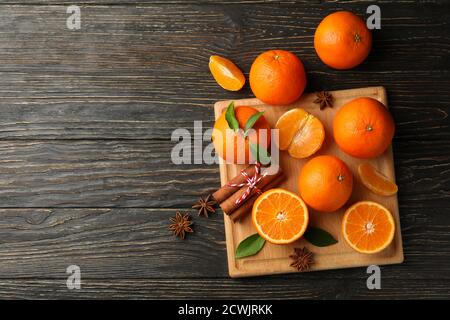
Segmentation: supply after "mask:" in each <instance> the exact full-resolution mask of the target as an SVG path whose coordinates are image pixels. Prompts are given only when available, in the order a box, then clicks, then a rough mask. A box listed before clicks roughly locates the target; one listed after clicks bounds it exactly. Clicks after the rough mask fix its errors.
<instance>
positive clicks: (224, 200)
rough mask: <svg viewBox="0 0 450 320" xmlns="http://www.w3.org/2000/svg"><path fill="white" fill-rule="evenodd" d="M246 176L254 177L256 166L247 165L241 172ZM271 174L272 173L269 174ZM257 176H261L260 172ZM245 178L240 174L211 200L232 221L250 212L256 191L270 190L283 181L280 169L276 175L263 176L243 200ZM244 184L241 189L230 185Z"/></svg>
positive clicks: (246, 189) (245, 189)
mask: <svg viewBox="0 0 450 320" xmlns="http://www.w3.org/2000/svg"><path fill="white" fill-rule="evenodd" d="M243 172H245V173H246V174H247V177H250V178H252V177H255V175H256V173H257V171H256V165H254V164H252V165H249V166H248V167H247V168H245V169H244V170H243ZM271 173H272V172H271ZM259 175H262V173H261V172H260V173H259ZM247 177H246V176H245V174H243V173H242V172H240V173H239V174H238V175H237V176H236V177H234V178H233V179H231V180H230V181H229V182H228V183H227V184H226V185H224V186H223V187H222V188H220V189H219V190H217V191H216V192H215V193H213V198H214V199H216V201H217V202H218V203H219V205H220V207H221V208H222V210H223V212H224V213H225V214H227V215H229V216H230V217H231V219H232V220H233V221H236V220H238V219H240V218H241V217H242V216H244V215H245V213H248V212H249V211H251V208H252V206H253V203H254V202H255V200H256V198H257V197H258V194H257V193H258V192H257V191H258V189H259V190H261V191H266V190H268V189H270V188H273V187H275V186H277V185H278V184H279V183H280V182H281V181H282V180H283V179H284V175H283V173H282V171H281V168H279V169H278V171H277V172H276V173H274V174H273V173H272V174H267V175H263V176H262V177H261V179H260V180H259V182H258V183H257V184H256V188H251V191H250V193H249V194H248V195H247V196H246V197H245V199H243V198H242V197H243V195H244V193H245V192H247V191H248V188H249V186H248V184H247V182H248V181H247ZM236 184H237V185H239V184H244V185H243V186H242V187H233V186H231V185H236ZM238 199H241V201H240V202H239V203H236V201H237V200H238Z"/></svg>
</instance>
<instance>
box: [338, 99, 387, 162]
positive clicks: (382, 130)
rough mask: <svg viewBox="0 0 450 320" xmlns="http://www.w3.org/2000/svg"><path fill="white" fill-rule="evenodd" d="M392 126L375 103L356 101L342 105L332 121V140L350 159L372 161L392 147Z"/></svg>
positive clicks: (363, 100)
mask: <svg viewBox="0 0 450 320" xmlns="http://www.w3.org/2000/svg"><path fill="white" fill-rule="evenodd" d="M394 131H395V124H394V120H393V119H392V117H391V114H390V113H389V111H388V110H387V109H386V107H385V106H384V105H383V104H382V103H381V102H379V101H378V100H375V99H372V98H358V99H355V100H353V101H350V102H349V103H347V104H346V105H344V106H343V107H342V108H341V109H340V110H339V111H338V112H337V114H336V116H335V117H334V120H333V134H334V140H335V141H336V143H337V144H338V146H339V147H340V148H341V149H342V150H343V151H345V152H346V153H348V154H349V155H351V156H354V157H357V158H373V157H377V156H379V155H380V154H382V153H383V152H384V151H385V150H386V149H387V148H388V147H389V145H390V144H391V142H392V138H393V137H394Z"/></svg>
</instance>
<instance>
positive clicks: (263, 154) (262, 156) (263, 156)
mask: <svg viewBox="0 0 450 320" xmlns="http://www.w3.org/2000/svg"><path fill="white" fill-rule="evenodd" d="M249 145H250V152H251V153H252V155H253V157H254V158H255V159H256V161H258V162H259V163H261V164H263V165H268V164H269V163H270V162H271V161H272V159H270V155H269V153H268V152H267V150H266V149H265V148H261V146H260V145H259V144H257V143H253V142H251V141H250V142H249Z"/></svg>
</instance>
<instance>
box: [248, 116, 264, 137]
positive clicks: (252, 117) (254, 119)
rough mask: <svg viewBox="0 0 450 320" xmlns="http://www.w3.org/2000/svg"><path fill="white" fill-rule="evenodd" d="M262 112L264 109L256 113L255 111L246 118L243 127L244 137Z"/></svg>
mask: <svg viewBox="0 0 450 320" xmlns="http://www.w3.org/2000/svg"><path fill="white" fill-rule="evenodd" d="M263 113H264V111H262V112H258V113H255V114H254V115H252V116H251V117H250V118H248V120H247V123H246V124H245V128H244V137H246V136H247V134H248V131H249V130H250V129H251V128H253V126H254V125H255V123H256V121H258V119H259V118H261V116H262V115H263Z"/></svg>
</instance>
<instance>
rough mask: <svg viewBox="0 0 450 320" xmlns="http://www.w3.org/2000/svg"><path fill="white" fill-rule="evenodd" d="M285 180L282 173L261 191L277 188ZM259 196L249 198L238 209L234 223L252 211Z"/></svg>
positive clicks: (234, 216)
mask: <svg viewBox="0 0 450 320" xmlns="http://www.w3.org/2000/svg"><path fill="white" fill-rule="evenodd" d="M284 179H285V175H284V174H283V173H281V174H280V175H277V177H276V178H275V179H273V180H272V181H271V182H270V183H268V184H267V185H266V186H264V187H262V188H261V191H262V192H264V191H267V190H269V189H272V188H275V187H277V186H278V185H279V184H280V183H281V182H282V181H283V180H284ZM258 196H259V195H258V194H254V195H252V196H250V197H249V198H248V200H247V201H245V203H244V204H243V205H242V206H240V207H239V208H238V209H236V210H235V211H234V212H233V213H232V214H231V215H230V218H231V220H232V221H233V222H236V221H238V220H240V219H242V218H243V217H244V216H245V215H246V214H248V213H249V212H251V211H252V208H253V204H254V203H255V201H256V199H257V198H258Z"/></svg>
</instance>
